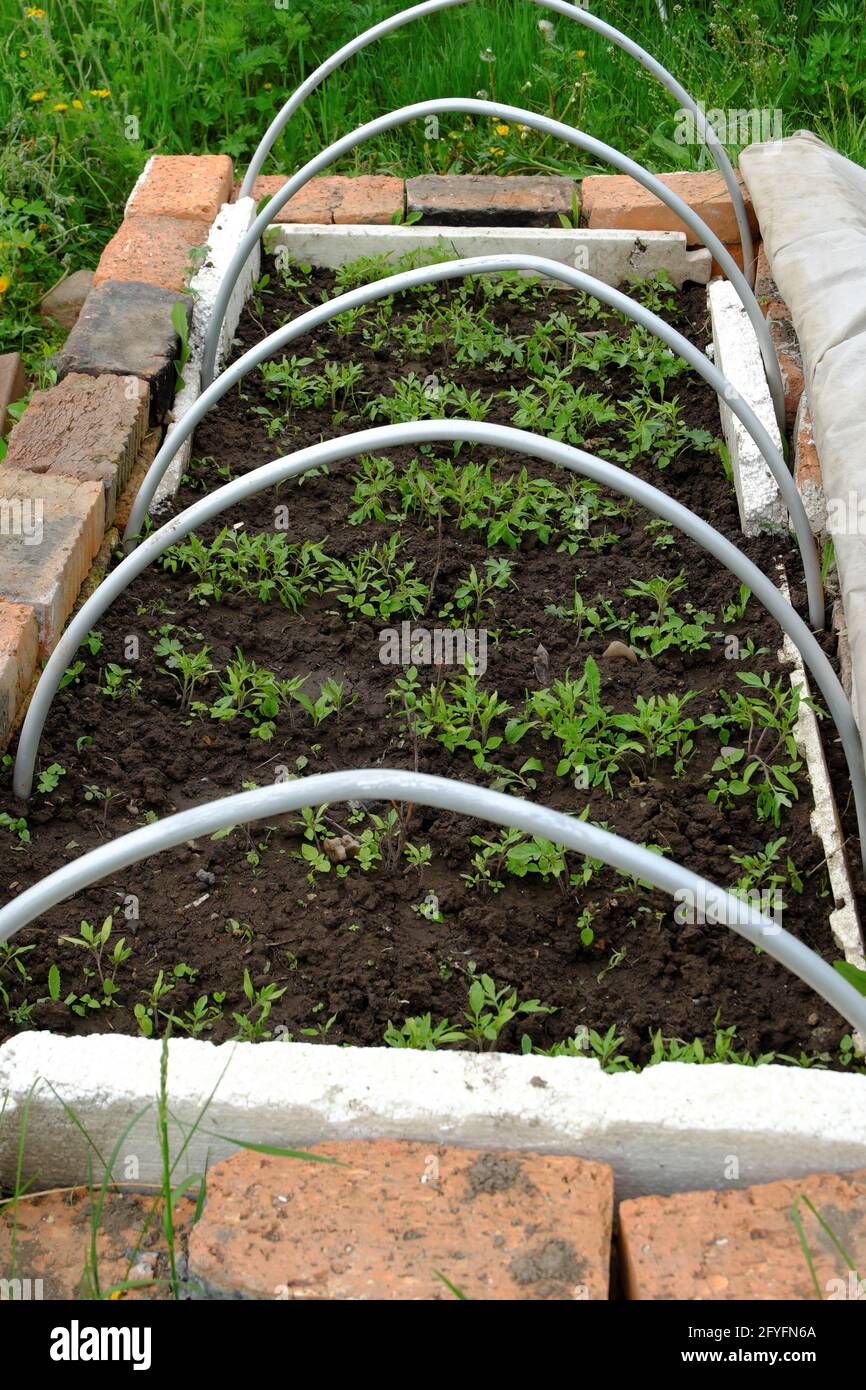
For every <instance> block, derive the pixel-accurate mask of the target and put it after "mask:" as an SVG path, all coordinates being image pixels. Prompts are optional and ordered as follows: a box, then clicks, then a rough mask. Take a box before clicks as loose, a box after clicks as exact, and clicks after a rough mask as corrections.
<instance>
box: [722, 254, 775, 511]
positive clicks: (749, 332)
mask: <svg viewBox="0 0 866 1390" xmlns="http://www.w3.org/2000/svg"><path fill="white" fill-rule="evenodd" d="M709 306H710V316H711V319H712V326H713V361H714V362H715V364H716V366H717V367H718V369H719V371H720V372H723V373H724V375H725V376H726V377H727V378H728V381H729V382H730V383H731V385H732V386H733V387H734V389H735V390H736V391H737V392H738V394H739V395H740V396H742V398H743V399H744V400H745V401H746V402H747V404H748V405H750V406H751V407H752V409H753V411H754V412H755V414H756V415H757V417H758V419H759V420H760V421H761V424H762V425H764V426H765V428H766V429H767V430H768V432H769V434H770V438H771V439H772V441H773V443H774V444H775V445H776V446H777V448H778V449H779V451H780V452H783V449H782V437H781V435H780V434H779V427H778V425H777V423H776V414H775V411H774V409H773V401H772V398H771V396H770V388H769V386H768V385H767V377H766V373H765V371H764V363H763V361H762V359H761V350H760V347H759V345H758V339H757V337H756V335H755V330H754V328H753V327H752V325H751V323H750V322H749V319H748V316H747V314H746V311H745V309H744V308H743V306H742V304H741V302H740V298H739V295H738V294H737V291H736V290H735V289H734V287H733V285H731V284H730V283H729V281H727V280H714V281H712V283H711V285H710V288H709ZM719 413H720V415H721V419H722V430H723V431H724V436H725V443H726V444H727V446H728V453H729V454H730V458H731V467H732V469H733V473H734V487H735V488H736V493H737V504H738V506H739V509H740V523H741V525H742V528H743V531H744V533H745V534H746V535H747V536H757V535H759V534H760V533H761V532H762V531H779V530H787V529H788V513H787V509H786V508H785V505H784V503H783V502H782V497H781V493H780V492H779V488H778V485H777V483H776V481H775V479H774V477H773V475H772V473H771V472H770V469H769V467H768V466H767V464H766V463H765V461H764V457H763V454H762V453H761V451H760V449H759V448H758V446H757V444H756V443H755V441H754V440H753V439H752V436H751V435H750V434H749V433H748V431H747V430H746V428H745V426H744V425H743V424H741V422H740V421H739V420H738V419H737V417H736V416H735V415H734V414H733V412H732V411H731V409H730V407H729V406H728V405H727V404H726V403H725V402H724V401H722V400H721V399H720V401H719Z"/></svg>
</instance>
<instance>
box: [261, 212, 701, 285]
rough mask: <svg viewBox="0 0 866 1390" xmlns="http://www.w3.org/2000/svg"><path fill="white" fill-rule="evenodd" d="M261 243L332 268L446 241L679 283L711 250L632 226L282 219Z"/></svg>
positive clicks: (456, 249)
mask: <svg viewBox="0 0 866 1390" xmlns="http://www.w3.org/2000/svg"><path fill="white" fill-rule="evenodd" d="M266 245H267V246H268V248H269V249H271V250H273V249H274V248H275V247H277V246H284V247H285V248H286V249H287V250H288V252H289V254H290V255H291V256H292V258H293V260H295V261H299V262H306V261H309V262H310V263H311V264H312V265H315V266H322V267H325V268H327V269H336V268H337V267H338V266H342V265H346V264H348V263H349V262H350V261H354V260H357V259H358V258H359V257H360V256H389V257H392V258H395V259H396V258H398V257H400V256H402V255H406V254H407V253H408V252H410V251H427V250H432V249H435V248H437V247H441V246H444V247H445V248H446V250H447V252H448V253H449V254H450V255H451V256H452V257H453V258H454V259H455V260H459V259H461V258H463V257H464V256H501V255H508V254H512V255H514V254H517V253H520V252H523V253H525V254H527V255H533V256H547V257H549V258H550V259H551V260H554V261H561V262H562V264H563V265H567V266H570V267H572V269H575V270H583V271H586V272H587V274H589V275H594V276H595V278H596V279H597V280H602V281H603V282H604V283H605V284H608V285H614V286H616V285H620V284H622V283H623V282H624V281H626V280H628V279H630V278H636V277H642V276H646V275H650V274H652V272H653V271H654V270H666V271H667V272H668V274H669V276H670V278H671V280H672V281H673V282H674V284H675V285H677V286H678V287H682V285H683V284H684V283H685V281H687V280H690V281H694V282H695V283H696V284H699V285H706V284H707V283H708V281H709V278H710V269H711V266H712V257H711V256H710V253H709V251H706V250H703V249H700V250H697V251H689V250H688V249H687V247H686V238H685V236H684V235H683V233H681V232H629V231H604V230H601V231H599V230H589V229H588V228H567V227H563V228H557V227H538V228H525V227H434V226H424V227H403V226H378V225H372V226H371V225H364V226H350V225H346V226H326V225H322V226H319V225H313V224H307V223H301V222H298V223H295V222H292V223H280V224H275V225H274V226H272V227H270V228H269V230H268V232H267V235H266Z"/></svg>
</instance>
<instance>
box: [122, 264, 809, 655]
mask: <svg viewBox="0 0 866 1390" xmlns="http://www.w3.org/2000/svg"><path fill="white" fill-rule="evenodd" d="M504 270H532V271H535V272H536V273H537V274H539V275H545V276H547V277H548V278H550V279H555V280H560V281H562V283H563V284H566V285H570V286H571V287H572V288H574V289H578V290H583V291H584V292H586V293H588V294H592V295H595V297H596V298H597V299H600V300H601V301H602V302H603V303H605V304H609V305H610V306H611V307H612V308H614V309H617V310H619V311H620V312H621V313H624V314H626V315H628V317H629V318H631V319H633V320H634V321H635V322H636V323H639V324H641V325H642V326H643V327H644V328H647V329H649V331H650V332H651V333H653V334H655V336H656V337H657V338H660V339H661V340H662V342H665V343H667V344H668V346H669V347H671V348H672V349H673V350H674V352H676V353H678V354H679V356H680V357H682V358H683V359H684V360H685V361H686V362H688V363H689V365H690V366H691V367H693V368H694V369H695V371H696V372H698V373H699V374H700V375H701V376H702V377H703V379H704V380H705V381H706V382H707V383H708V384H709V385H710V386H712V388H713V390H714V391H715V392H716V393H717V395H720V396H722V397H723V398H724V400H725V401H726V402H727V404H728V406H729V407H730V409H731V410H732V411H733V413H734V415H736V416H737V418H738V419H739V420H740V421H741V422H742V424H743V425H744V426H745V428H746V429H747V430H748V432H749V434H750V435H751V437H752V439H753V440H754V441H755V443H756V444H757V446H758V448H759V449H760V451H761V453H762V454H763V456H764V459H765V461H766V463H767V466H768V468H769V469H770V472H771V473H772V475H773V477H774V479H775V481H776V483H777V485H778V487H779V490H780V492H781V494H782V497H783V499H784V502H785V505H786V507H787V508H788V510H789V512H790V516H791V521H792V524H793V527H794V531H795V534H796V536H797V544H798V546H799V549H800V557H801V560H802V563H803V570H804V574H805V579H806V589H807V593H808V600H809V619H810V622H811V623H812V626H813V627H816V628H822V627H823V626H824V617H825V615H824V585H823V580H822V578H821V565H820V560H819V557H818V548H817V545H816V542H815V537H814V535H813V534H812V527H811V524H810V522H809V518H808V516H807V514H806V508H805V506H804V505H803V499H802V497H801V496H800V492H799V489H798V488H797V486H796V484H795V482H794V480H793V478H792V477H791V474H790V472H789V470H788V468H787V466H786V464H785V460H784V459H783V457H782V455H781V454H780V452H779V450H778V449H777V448H776V446H775V444H774V443H773V440H772V439H771V437H770V435H769V433H768V431H767V429H766V427H765V426H764V425H763V424H762V423H761V421H760V420H759V419H758V417H757V415H756V414H755V412H754V411H753V410H752V408H751V406H750V405H749V404H748V402H747V401H744V400H743V398H742V397H741V396H740V394H739V392H738V391H737V390H736V388H735V387H734V386H733V385H732V384H731V383H730V382H729V381H728V379H727V378H726V377H725V376H723V375H722V373H721V372H720V371H719V369H718V367H716V366H714V365H713V364H712V363H711V362H710V361H709V360H708V358H707V356H706V353H703V352H701V351H700V349H699V348H697V347H695V345H694V343H690V342H689V340H688V338H685V337H683V335H682V334H681V333H678V332H677V331H676V329H675V328H671V327H670V325H669V324H667V323H665V321H664V319H662V318H659V317H658V315H657V314H653V313H652V312H651V311H650V310H649V309H645V308H644V307H643V305H642V304H637V303H636V302H635V301H634V300H633V299H630V298H629V296H628V295H625V294H622V293H621V291H619V290H615V289H612V288H611V286H610V285H607V284H605V283H604V281H602V280H597V279H596V278H595V277H594V276H592V275H589V274H587V273H586V272H585V271H582V270H574V269H572V268H571V266H565V265H562V264H561V263H560V262H559V261H553V260H550V259H549V258H547V257H545V256H527V255H511V256H472V257H467V258H465V259H463V260H456V261H446V262H444V263H443V264H440V265H435V266H422V267H419V268H418V269H417V270H407V271H402V272H401V273H400V274H398V275H389V276H386V277H385V278H384V279H382V280H377V281H374V282H373V283H372V284H370V285H364V286H362V287H361V288H360V289H357V290H352V291H350V292H349V293H347V294H342V295H337V296H335V297H334V298H333V299H330V300H328V301H327V302H326V303H324V304H320V305H318V306H317V307H316V308H315V309H310V310H308V311H307V313H305V314H300V315H299V316H298V317H297V318H296V319H294V320H293V321H292V322H291V323H289V324H286V325H285V326H284V327H283V328H279V329H277V330H276V332H274V333H271V334H269V336H268V337H267V338H263V339H262V341H261V342H260V343H257V344H256V346H255V347H253V348H250V350H249V351H248V352H246V353H244V354H243V356H242V357H239V358H238V360H237V361H236V362H234V363H232V365H231V366H229V367H227V368H226V369H225V371H223V372H222V373H221V375H220V376H219V377H217V379H216V380H215V381H214V382H212V383H211V385H210V386H208V387H207V388H206V390H204V391H203V392H202V394H201V395H200V396H199V398H198V400H197V401H196V402H195V404H194V405H193V406H191V408H190V409H189V411H188V412H187V413H186V415H184V416H183V418H182V420H181V421H179V423H178V424H176V425H175V426H174V427H173V428H172V429H171V431H170V432H169V434H168V436H167V438H166V439H165V441H164V443H163V445H162V447H161V448H160V450H159V452H158V453H157V455H156V457H155V458H154V460H153V463H152V464H151V466H150V468H149V469H148V471H147V473H146V475H145V477H144V479H143V480H142V483H141V486H140V488H139V490H138V495H137V496H136V498H135V501H134V503H133V505H132V509H131V511H130V515H129V521H128V523H127V527H126V531H125V533H124V542H125V544H127V545H130V544H131V543H132V542H133V540H134V538H135V537H136V536H137V535H138V534H139V533H140V531H141V529H142V527H143V525H144V521H145V518H146V516H147V514H148V511H149V508H150V504H151V502H152V501H153V498H154V495H155V493H156V490H157V488H158V487H159V484H160V481H161V479H162V477H163V475H164V474H165V471H166V469H167V468H168V466H169V464H170V463H171V460H172V459H173V458H174V456H175V454H176V452H177V450H178V449H179V448H180V446H181V444H182V443H183V441H184V440H185V439H188V438H189V436H190V435H191V434H192V432H193V430H194V429H195V427H196V425H197V424H198V423H199V421H200V420H202V419H203V418H204V416H205V415H206V414H207V412H208V410H210V408H211V406H212V405H214V404H216V402H217V401H218V400H220V399H221V397H222V396H223V395H224V394H225V392H226V391H227V390H228V389H229V388H230V387H231V386H233V385H234V384H235V383H236V382H237V381H240V380H241V379H242V378H243V377H244V376H245V375H246V373H247V372H248V371H251V370H252V368H253V367H256V366H258V365H259V364H260V363H261V362H263V361H264V360H265V359H266V358H267V357H269V356H271V354H272V353H274V352H277V351H278V350H279V349H280V348H283V347H285V346H286V345H287V344H288V343H290V342H293V341H294V340H295V339H296V338H299V337H301V336H302V335H303V334H304V333H308V332H310V331H311V330H312V329H313V328H317V327H318V326H319V325H320V324H322V323H326V322H328V321H329V320H330V319H332V318H335V317H336V316H337V315H338V314H341V313H344V312H345V311H346V310H347V309H354V308H358V307H360V306H362V305H364V304H369V303H370V302H371V301H373V300H377V299H383V298H385V297H386V296H387V295H390V294H396V293H398V292H401V291H404V290H408V289H412V288H414V287H416V286H418V285H424V284H430V283H434V282H438V281H440V280H454V279H459V278H461V277H462V276H464V275H479V274H495V273H497V272H502V271H504Z"/></svg>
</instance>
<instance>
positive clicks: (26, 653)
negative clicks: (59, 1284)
mask: <svg viewBox="0 0 866 1390" xmlns="http://www.w3.org/2000/svg"><path fill="white" fill-rule="evenodd" d="M0 566H2V560H0ZM38 657H39V632H38V629H37V626H36V614H35V613H34V612H33V609H32V608H29V607H28V606H27V605H26V604H21V603H7V602H6V601H5V600H4V599H0V749H2V748H5V746H6V743H7V741H8V738H9V734H10V732H11V730H12V725H13V723H14V720H15V715H16V714H17V713H18V709H19V706H20V705H21V702H22V700H23V699H24V696H25V695H26V694H27V691H28V690H29V689H30V683H31V681H32V680H33V677H34V675H35V673H36V662H37V660H38ZM0 1277H2V1268H0Z"/></svg>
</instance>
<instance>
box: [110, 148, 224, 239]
mask: <svg viewBox="0 0 866 1390" xmlns="http://www.w3.org/2000/svg"><path fill="white" fill-rule="evenodd" d="M231 191H232V162H231V159H230V158H229V156H228V155H227V154H157V155H154V157H153V158H152V159H151V160H149V162H148V164H147V165H146V166H145V169H144V172H143V175H142V177H141V179H140V181H139V182H138V183H137V184H136V185H135V188H133V190H132V192H131V194H130V195H129V200H128V202H127V204H126V216H127V217H128V218H132V217H179V218H185V219H188V220H191V221H193V222H206V223H207V225H208V227H209V226H210V224H211V223H212V222H213V220H214V218H215V217H216V215H217V213H218V212H219V210H220V208H221V207H222V205H223V203H227V202H228V200H229V198H230V196H231Z"/></svg>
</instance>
